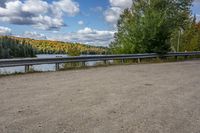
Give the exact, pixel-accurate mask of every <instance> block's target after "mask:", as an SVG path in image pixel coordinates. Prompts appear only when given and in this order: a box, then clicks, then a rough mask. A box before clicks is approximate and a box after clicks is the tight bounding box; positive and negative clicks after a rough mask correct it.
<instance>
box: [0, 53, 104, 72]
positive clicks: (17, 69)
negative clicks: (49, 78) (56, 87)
mask: <svg viewBox="0 0 200 133" xmlns="http://www.w3.org/2000/svg"><path fill="white" fill-rule="evenodd" d="M88 56H90V55H88ZM54 57H67V55H64V54H38V55H37V58H54ZM97 63H101V61H90V62H86V66H94V65H96V64H97ZM60 67H61V68H62V67H63V65H62V64H60ZM31 69H32V70H33V71H55V64H44V65H33V66H31ZM24 71H25V69H24V66H19V67H5V68H0V74H12V73H23V72H24Z"/></svg>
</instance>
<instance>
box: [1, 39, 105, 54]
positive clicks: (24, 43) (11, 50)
mask: <svg viewBox="0 0 200 133" xmlns="http://www.w3.org/2000/svg"><path fill="white" fill-rule="evenodd" d="M107 49H108V48H106V47H100V46H90V45H85V44H80V43H69V42H60V41H50V40H34V39H29V38H19V37H13V36H0V58H14V57H35V56H36V54H68V55H70V56H79V55H81V54H106V52H107Z"/></svg>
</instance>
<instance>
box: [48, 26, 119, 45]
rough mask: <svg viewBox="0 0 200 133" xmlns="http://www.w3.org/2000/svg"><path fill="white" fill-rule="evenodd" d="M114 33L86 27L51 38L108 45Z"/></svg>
mask: <svg viewBox="0 0 200 133" xmlns="http://www.w3.org/2000/svg"><path fill="white" fill-rule="evenodd" d="M114 33H115V31H107V30H96V29H91V28H88V27H86V28H84V29H81V30H79V31H77V32H72V33H67V34H64V35H58V36H54V37H52V38H51V40H59V41H66V42H79V43H84V44H90V45H96V46H97V45H98V46H108V45H109V43H110V42H111V41H112V40H113V37H114Z"/></svg>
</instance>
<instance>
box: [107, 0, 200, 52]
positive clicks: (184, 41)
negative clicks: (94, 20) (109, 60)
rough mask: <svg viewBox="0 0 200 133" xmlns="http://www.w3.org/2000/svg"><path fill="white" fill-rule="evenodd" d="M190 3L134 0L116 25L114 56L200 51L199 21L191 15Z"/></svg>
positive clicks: (189, 1) (169, 0)
mask: <svg viewBox="0 0 200 133" xmlns="http://www.w3.org/2000/svg"><path fill="white" fill-rule="evenodd" d="M192 2H193V0H184V1H183V0H134V1H133V5H132V8H130V9H125V10H124V12H123V13H122V14H121V16H120V19H119V21H118V24H117V32H116V34H115V38H114V41H113V42H112V43H111V44H110V50H111V52H112V53H113V54H134V53H159V54H165V53H167V52H170V51H174V52H180V51H198V50H200V22H197V21H196V17H195V16H193V15H192V13H191V6H192Z"/></svg>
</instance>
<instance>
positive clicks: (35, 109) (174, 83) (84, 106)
mask: <svg viewBox="0 0 200 133" xmlns="http://www.w3.org/2000/svg"><path fill="white" fill-rule="evenodd" d="M199 132H200V61H198V60H197V61H186V62H177V63H163V64H140V65H122V66H110V67H99V68H91V69H87V70H72V71H60V72H51V73H34V74H25V75H15V76H6V77H1V78H0V133H199Z"/></svg>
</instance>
